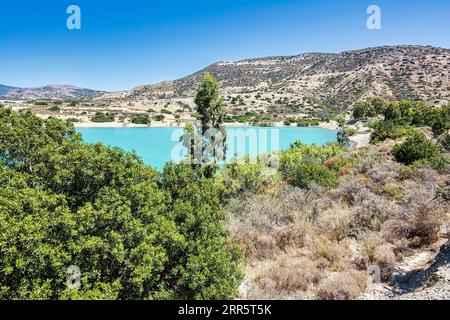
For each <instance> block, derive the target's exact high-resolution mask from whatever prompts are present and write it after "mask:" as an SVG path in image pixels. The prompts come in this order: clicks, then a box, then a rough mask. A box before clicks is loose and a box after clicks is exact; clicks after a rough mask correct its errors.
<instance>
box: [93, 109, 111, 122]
mask: <svg viewBox="0 0 450 320" xmlns="http://www.w3.org/2000/svg"><path fill="white" fill-rule="evenodd" d="M114 120H115V118H114V115H113V114H109V113H106V114H105V113H103V112H97V113H96V114H95V115H94V116H93V117H91V121H92V122H98V123H102V122H114Z"/></svg>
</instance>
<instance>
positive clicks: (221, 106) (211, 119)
mask: <svg viewBox="0 0 450 320" xmlns="http://www.w3.org/2000/svg"><path fill="white" fill-rule="evenodd" d="M195 105H196V112H197V114H198V119H199V120H200V121H201V135H202V138H203V142H204V148H205V152H204V153H203V159H202V160H203V163H208V162H210V161H213V162H217V160H220V158H222V159H223V158H225V153H226V131H225V127H224V126H223V122H224V118H225V114H226V108H225V103H224V100H223V97H222V96H221V95H220V93H219V84H218V83H217V81H216V80H215V79H214V77H213V76H212V75H211V74H210V73H205V76H204V80H203V83H202V85H201V86H200V88H199V90H198V91H197V95H196V97H195ZM208 132H212V133H213V134H212V135H210V136H208ZM215 133H219V135H220V136H221V137H220V139H221V140H220V141H216V139H217V136H216V134H215ZM214 144H216V145H221V146H222V151H223V155H218V154H216V153H215V150H216V149H215V148H212V145H214Z"/></svg>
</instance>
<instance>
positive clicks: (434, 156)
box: [392, 132, 444, 167]
mask: <svg viewBox="0 0 450 320" xmlns="http://www.w3.org/2000/svg"><path fill="white" fill-rule="evenodd" d="M392 153H393V155H394V157H395V160H397V161H398V162H400V163H403V164H405V165H410V164H413V163H428V164H431V165H432V166H434V167H440V166H442V165H443V163H444V162H443V161H444V159H443V157H442V155H441V154H440V152H439V148H438V147H437V146H436V145H435V144H434V143H432V142H431V141H430V140H428V139H427V137H426V136H425V135H424V134H422V133H420V132H416V133H414V134H413V135H412V136H411V137H409V138H408V139H407V140H406V141H405V142H403V143H401V144H398V145H396V146H394V148H393V150H392Z"/></svg>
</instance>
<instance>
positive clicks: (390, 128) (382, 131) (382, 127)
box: [371, 121, 415, 143]
mask: <svg viewBox="0 0 450 320" xmlns="http://www.w3.org/2000/svg"><path fill="white" fill-rule="evenodd" d="M371 127H372V129H373V133H372V136H371V142H372V143H378V142H382V141H385V140H386V139H392V140H396V139H400V138H405V137H410V136H411V135H412V134H413V133H414V132H415V130H414V129H413V128H411V127H409V126H404V125H403V124H402V123H401V122H398V121H378V122H375V123H373V124H371Z"/></svg>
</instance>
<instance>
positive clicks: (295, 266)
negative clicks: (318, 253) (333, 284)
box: [255, 257, 321, 297]
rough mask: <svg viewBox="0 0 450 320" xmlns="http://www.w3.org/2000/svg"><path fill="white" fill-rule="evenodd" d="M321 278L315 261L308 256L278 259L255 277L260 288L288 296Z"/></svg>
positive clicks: (273, 293)
mask: <svg viewBox="0 0 450 320" xmlns="http://www.w3.org/2000/svg"><path fill="white" fill-rule="evenodd" d="M320 279H321V272H320V271H319V270H318V269H317V267H316V265H315V263H314V262H313V261H311V260H310V259H308V258H306V257H298V258H291V259H286V260H284V259H278V260H275V261H274V262H273V263H271V264H270V266H269V267H268V268H266V269H265V270H264V271H263V272H261V274H260V275H259V276H258V277H257V278H256V279H255V283H256V284H257V286H258V287H259V289H260V290H262V291H264V292H266V293H268V292H270V293H271V294H272V295H274V296H278V297H280V296H281V297H286V296H289V295H292V294H294V293H298V292H299V291H307V290H308V289H309V287H310V286H311V285H313V284H316V283H318V282H319V281H320Z"/></svg>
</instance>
